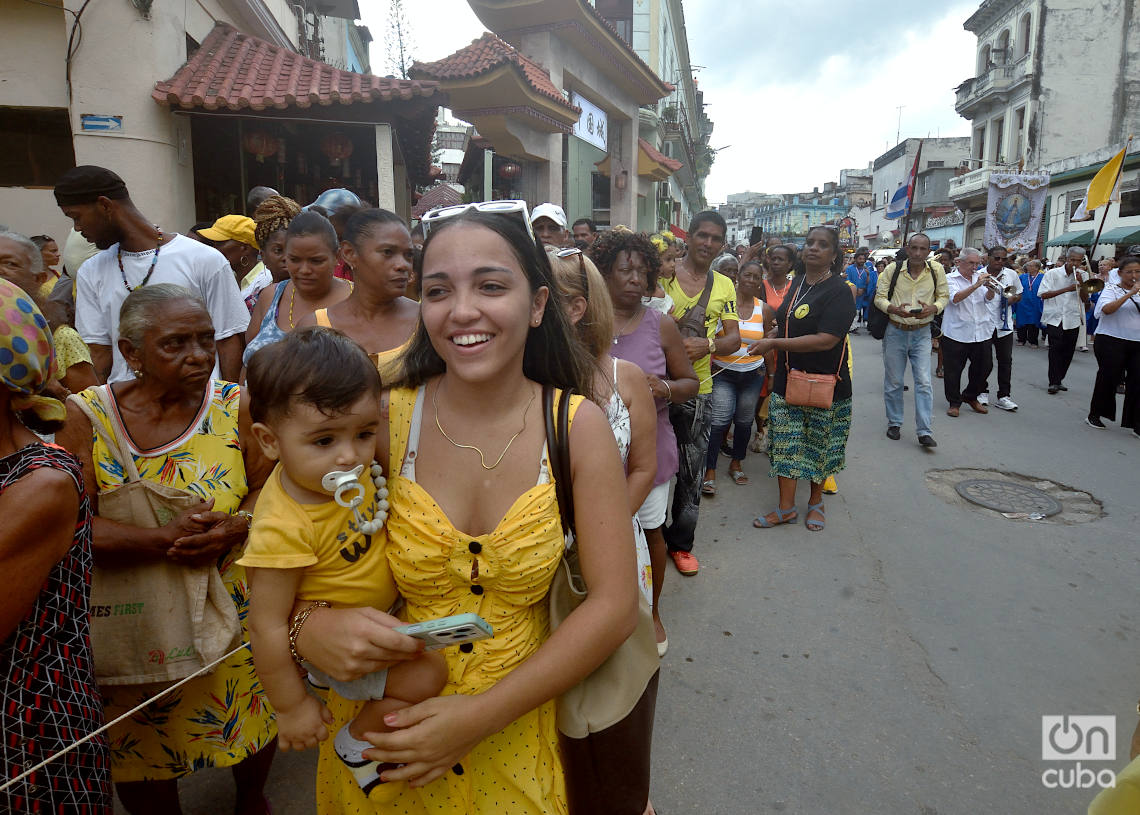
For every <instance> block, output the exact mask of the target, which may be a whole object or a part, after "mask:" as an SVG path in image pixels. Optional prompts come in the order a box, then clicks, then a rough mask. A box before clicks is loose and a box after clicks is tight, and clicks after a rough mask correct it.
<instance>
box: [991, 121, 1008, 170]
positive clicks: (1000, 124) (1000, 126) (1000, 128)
mask: <svg viewBox="0 0 1140 815" xmlns="http://www.w3.org/2000/svg"><path fill="white" fill-rule="evenodd" d="M1004 134H1005V117H1004V116H1002V117H1001V118H1000V119H994V121H993V123H992V124H991V125H990V141H991V142H992V144H993V146H992V147H991V148H990V149H991V150H992V152H993V160H994V161H995V162H996V163H999V164H1000V163H1001V162H1003V161H1005V155H1004V154H1003V153H1002V149H1001V142H1002V136H1003V135H1004Z"/></svg>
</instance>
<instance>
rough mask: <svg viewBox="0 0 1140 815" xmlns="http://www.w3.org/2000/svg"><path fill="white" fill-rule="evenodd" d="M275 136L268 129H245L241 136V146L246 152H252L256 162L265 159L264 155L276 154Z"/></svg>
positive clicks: (276, 143)
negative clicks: (243, 134)
mask: <svg viewBox="0 0 1140 815" xmlns="http://www.w3.org/2000/svg"><path fill="white" fill-rule="evenodd" d="M279 146H280V145H279V144H278V142H277V138H276V137H275V136H274V135H273V134H272V133H270V132H269V131H268V130H261V129H260V128H259V129H255V130H247V131H246V133H245V136H243V137H242V147H244V148H245V151H246V152H247V153H252V154H253V155H254V156H255V157H256V158H257V160H258V162H263V161H265V157H266V156H272V155H276V153H277V150H278V147H279Z"/></svg>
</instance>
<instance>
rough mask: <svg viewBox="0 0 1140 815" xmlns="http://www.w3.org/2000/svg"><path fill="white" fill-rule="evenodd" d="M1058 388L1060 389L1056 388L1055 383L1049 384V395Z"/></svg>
mask: <svg viewBox="0 0 1140 815" xmlns="http://www.w3.org/2000/svg"><path fill="white" fill-rule="evenodd" d="M1059 390H1061V389H1060V388H1058V387H1057V386H1056V385H1050V386H1049V395H1050V396H1052V395H1053V394H1055V393H1056V392H1057V391H1059Z"/></svg>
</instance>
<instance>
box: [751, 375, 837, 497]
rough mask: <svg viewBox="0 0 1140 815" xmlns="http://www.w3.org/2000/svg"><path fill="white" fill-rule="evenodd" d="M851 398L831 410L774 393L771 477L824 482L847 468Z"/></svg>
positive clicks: (770, 413)
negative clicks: (795, 402) (799, 403)
mask: <svg viewBox="0 0 1140 815" xmlns="http://www.w3.org/2000/svg"><path fill="white" fill-rule="evenodd" d="M850 433H851V399H849V398H848V399H840V400H836V401H834V402H832V403H831V407H830V408H811V407H797V406H795V405H789V404H788V403H787V402H786V401H784V397H782V396H780V394H778V393H773V394H772V397H771V399H770V400H769V405H768V456H769V458H770V459H771V460H772V469H771V471H770V472H769V475H773V476H780V477H781V478H793V479H796V480H797V481H798V480H801V479H803V480H807V481H812V482H814V483H816V484H820V483H822V482H823V480H824V479H825V478H827V477H828V476H829V475H835V474H836V473H838V472H839V471H840V470H842V469H843V468H844V467H845V466H846V457H847V436H848V435H849V434H850Z"/></svg>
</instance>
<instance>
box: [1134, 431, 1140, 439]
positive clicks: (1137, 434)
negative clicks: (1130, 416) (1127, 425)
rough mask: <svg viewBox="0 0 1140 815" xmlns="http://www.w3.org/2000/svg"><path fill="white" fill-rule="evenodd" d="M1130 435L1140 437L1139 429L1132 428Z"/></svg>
mask: <svg viewBox="0 0 1140 815" xmlns="http://www.w3.org/2000/svg"><path fill="white" fill-rule="evenodd" d="M1132 435H1133V436H1135V437H1136V438H1138V439H1140V430H1133V431H1132Z"/></svg>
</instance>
